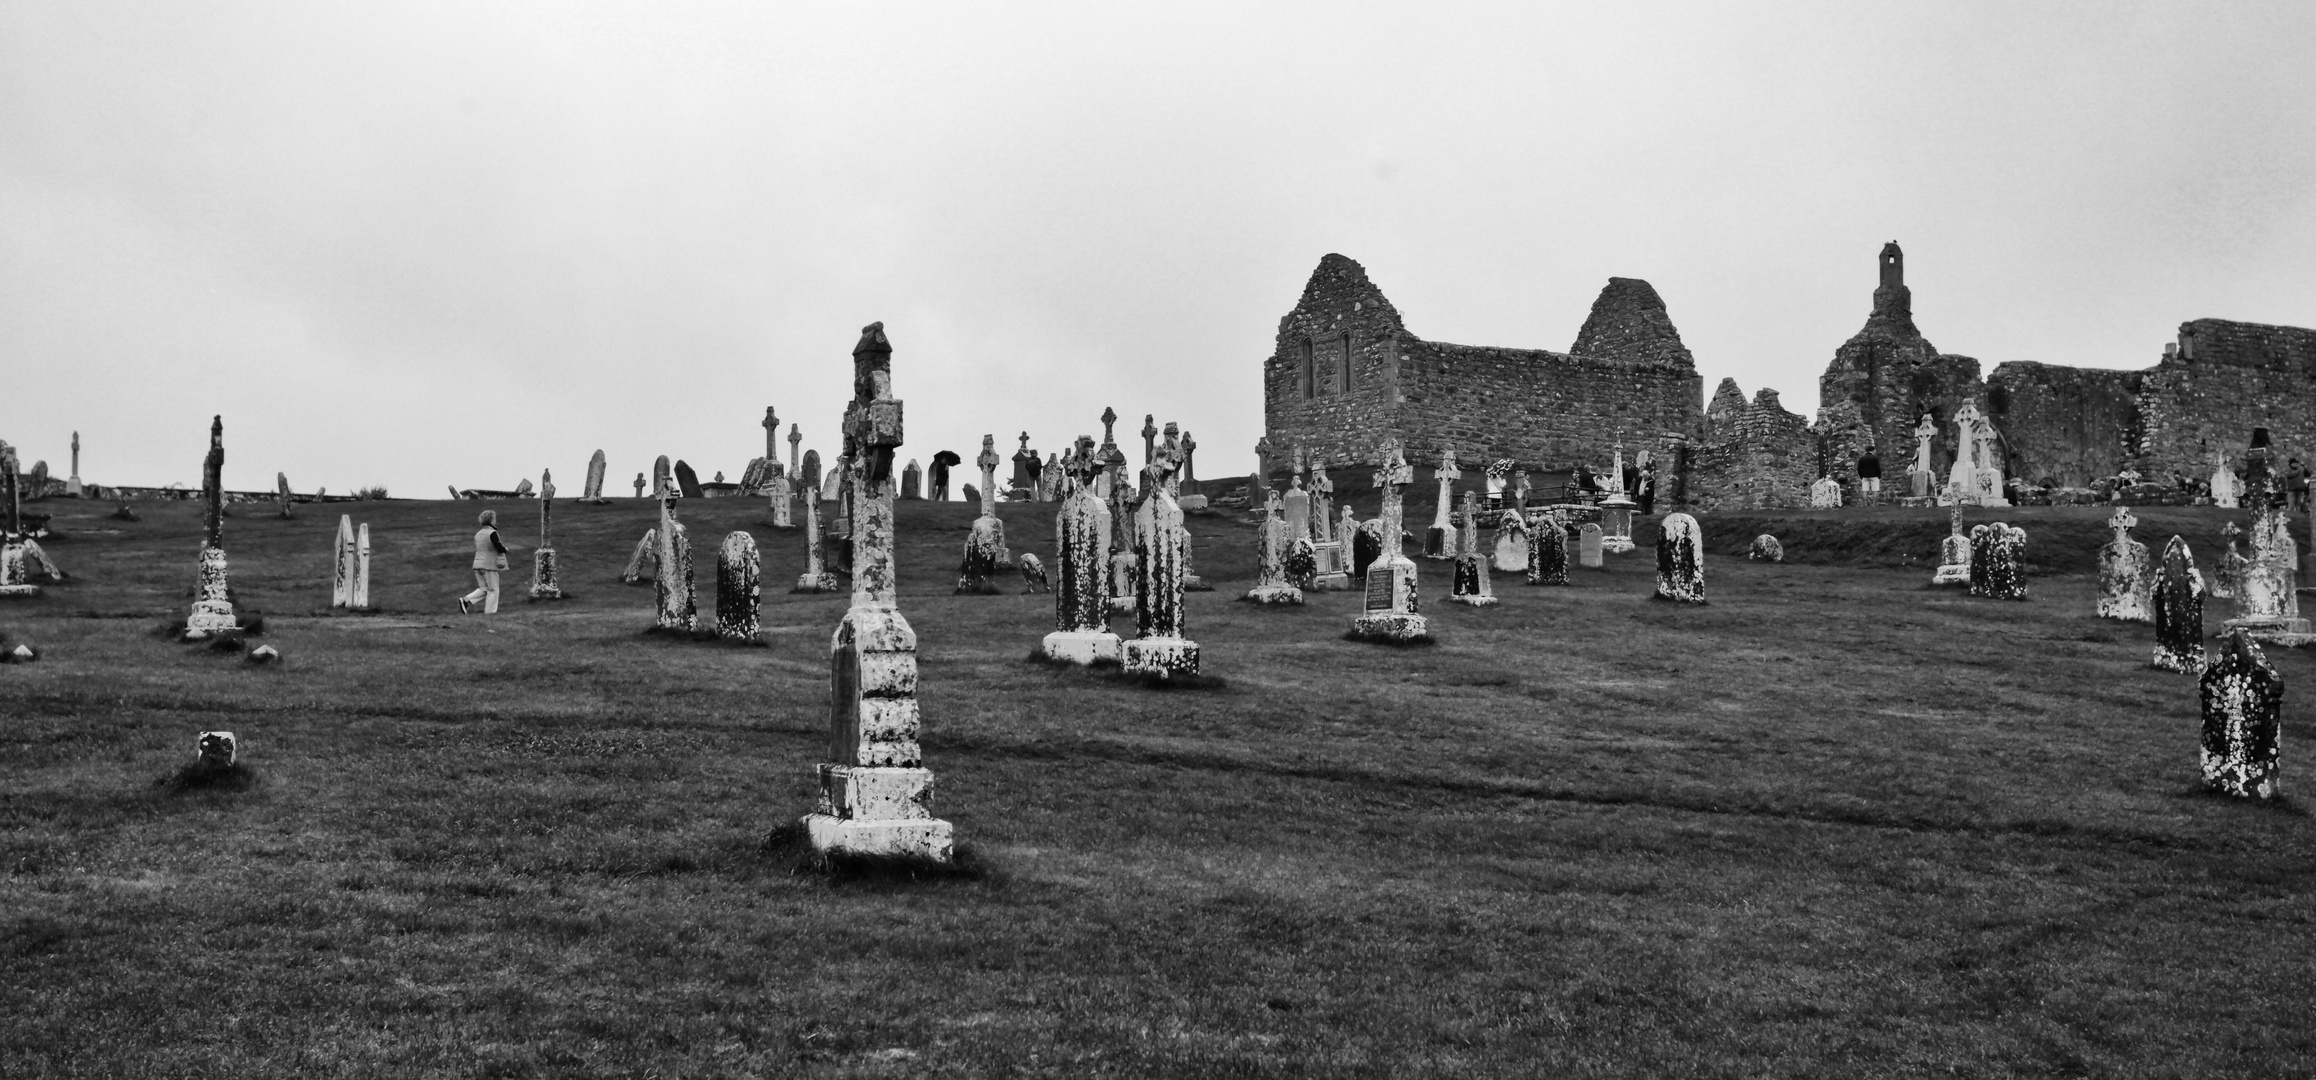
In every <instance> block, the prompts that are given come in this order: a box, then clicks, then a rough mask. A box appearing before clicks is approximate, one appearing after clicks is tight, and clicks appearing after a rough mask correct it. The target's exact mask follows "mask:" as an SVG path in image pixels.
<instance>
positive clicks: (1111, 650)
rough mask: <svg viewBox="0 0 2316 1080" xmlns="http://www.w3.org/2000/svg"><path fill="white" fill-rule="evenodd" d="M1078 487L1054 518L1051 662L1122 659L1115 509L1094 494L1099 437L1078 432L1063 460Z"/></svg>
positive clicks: (1074, 486)
mask: <svg viewBox="0 0 2316 1080" xmlns="http://www.w3.org/2000/svg"><path fill="white" fill-rule="evenodd" d="M1060 467H1061V468H1062V469H1064V470H1065V471H1066V473H1067V475H1068V476H1069V478H1070V480H1071V485H1070V486H1071V488H1072V491H1071V493H1070V495H1069V497H1068V498H1067V499H1064V500H1063V501H1062V504H1061V507H1060V509H1058V510H1057V511H1056V512H1055V513H1054V518H1053V550H1054V563H1055V569H1056V570H1058V571H1059V572H1060V575H1061V578H1060V580H1059V581H1058V582H1057V583H1055V585H1054V590H1053V606H1054V631H1053V633H1050V634H1047V635H1046V636H1045V643H1044V645H1045V655H1046V658H1047V659H1050V660H1066V661H1068V662H1070V663H1073V664H1092V663H1095V662H1097V661H1110V662H1117V661H1118V660H1119V659H1120V651H1119V646H1118V635H1116V634H1113V633H1111V632H1110V614H1109V605H1108V603H1107V600H1108V597H1109V582H1108V575H1109V567H1110V508H1109V507H1108V506H1107V505H1104V504H1103V502H1102V499H1101V498H1100V497H1099V496H1097V495H1095V494H1094V477H1095V476H1096V475H1097V474H1099V473H1100V472H1101V471H1102V462H1101V460H1100V458H1099V455H1098V453H1097V452H1096V451H1095V449H1094V437H1093V436H1091V435H1080V436H1078V442H1077V447H1076V449H1074V450H1072V451H1071V452H1070V454H1069V456H1067V457H1064V458H1062V459H1061V462H1060Z"/></svg>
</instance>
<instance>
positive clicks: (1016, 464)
mask: <svg viewBox="0 0 2316 1080" xmlns="http://www.w3.org/2000/svg"><path fill="white" fill-rule="evenodd" d="M1044 468H1045V462H1044V460H1043V459H1041V458H1039V457H1038V456H1037V451H1035V450H1032V449H1030V448H1029V432H1026V431H1024V432H1022V433H1021V445H1020V446H1018V447H1015V448H1014V451H1013V479H1012V481H1011V482H1010V483H1008V484H1007V485H1006V487H1007V488H1009V489H1011V488H1020V489H1022V490H1024V491H1031V492H1034V491H1036V490H1037V474H1038V473H1039V472H1040V471H1041V470H1043V469H1044ZM1032 497H1033V498H1034V496H1032Z"/></svg>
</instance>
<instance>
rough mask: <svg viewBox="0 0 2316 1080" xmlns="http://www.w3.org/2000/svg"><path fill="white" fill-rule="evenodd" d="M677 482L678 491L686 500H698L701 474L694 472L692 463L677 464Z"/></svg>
mask: <svg viewBox="0 0 2316 1080" xmlns="http://www.w3.org/2000/svg"><path fill="white" fill-rule="evenodd" d="M675 482H676V491H677V492H678V493H680V494H681V495H683V497H684V498H687V499H697V498H699V497H700V474H698V473H696V472H693V471H692V466H691V463H690V462H688V461H678V462H676V463H675Z"/></svg>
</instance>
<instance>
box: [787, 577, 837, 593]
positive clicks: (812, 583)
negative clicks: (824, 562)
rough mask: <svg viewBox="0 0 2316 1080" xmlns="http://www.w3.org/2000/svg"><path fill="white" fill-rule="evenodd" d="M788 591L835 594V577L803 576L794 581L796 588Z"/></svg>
mask: <svg viewBox="0 0 2316 1080" xmlns="http://www.w3.org/2000/svg"><path fill="white" fill-rule="evenodd" d="M789 591H791V592H835V591H836V575H835V574H805V575H802V576H800V577H798V578H797V579H796V588H794V589H791V590H789Z"/></svg>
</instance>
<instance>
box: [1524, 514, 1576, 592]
mask: <svg viewBox="0 0 2316 1080" xmlns="http://www.w3.org/2000/svg"><path fill="white" fill-rule="evenodd" d="M1528 584H1530V585H1566V584H1568V523H1567V521H1565V520H1563V519H1562V518H1561V516H1560V512H1559V511H1557V510H1549V511H1546V512H1545V513H1544V515H1543V517H1541V518H1539V519H1538V520H1537V521H1536V523H1535V525H1533V526H1532V527H1530V528H1529V530H1528Z"/></svg>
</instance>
